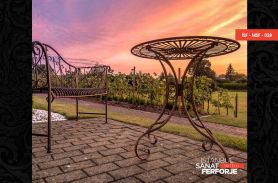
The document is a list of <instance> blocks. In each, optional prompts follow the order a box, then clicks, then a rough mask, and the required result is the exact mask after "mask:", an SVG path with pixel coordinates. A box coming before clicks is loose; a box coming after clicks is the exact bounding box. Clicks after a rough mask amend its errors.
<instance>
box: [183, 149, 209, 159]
mask: <svg viewBox="0 0 278 183" xmlns="http://www.w3.org/2000/svg"><path fill="white" fill-rule="evenodd" d="M207 154H210V152H207V151H203V150H193V151H190V152H184V153H183V155H185V156H188V157H190V158H196V157H200V156H205V155H207Z"/></svg>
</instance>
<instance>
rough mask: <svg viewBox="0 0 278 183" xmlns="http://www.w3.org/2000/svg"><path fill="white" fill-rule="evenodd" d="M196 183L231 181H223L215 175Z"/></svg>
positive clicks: (228, 181) (224, 181)
mask: <svg viewBox="0 0 278 183" xmlns="http://www.w3.org/2000/svg"><path fill="white" fill-rule="evenodd" d="M197 182H198V183H232V182H233V181H230V180H228V179H225V178H223V177H220V176H217V175H212V176H209V177H207V178H204V179H203V180H200V181H197Z"/></svg>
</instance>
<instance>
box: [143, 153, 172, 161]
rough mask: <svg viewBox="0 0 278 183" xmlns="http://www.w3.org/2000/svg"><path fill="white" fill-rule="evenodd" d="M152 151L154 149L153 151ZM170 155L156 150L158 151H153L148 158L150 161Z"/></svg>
mask: <svg viewBox="0 0 278 183" xmlns="http://www.w3.org/2000/svg"><path fill="white" fill-rule="evenodd" d="M151 152H152V151H151ZM167 156H168V155H166V154H163V153H162V152H156V153H151V154H150V156H149V158H148V161H151V160H155V159H160V158H164V157H167Z"/></svg>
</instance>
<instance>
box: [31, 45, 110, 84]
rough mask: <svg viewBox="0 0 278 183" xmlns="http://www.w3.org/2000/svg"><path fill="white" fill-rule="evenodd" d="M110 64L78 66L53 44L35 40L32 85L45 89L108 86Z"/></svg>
mask: <svg viewBox="0 0 278 183" xmlns="http://www.w3.org/2000/svg"><path fill="white" fill-rule="evenodd" d="M109 69H110V67H109V66H104V65H96V66H93V67H76V66H74V65H72V64H70V63H68V62H67V61H65V60H64V58H63V57H62V56H61V55H60V54H59V53H58V52H57V51H56V50H55V49H54V48H53V47H51V46H49V45H47V44H44V43H40V42H38V41H34V42H33V51H32V79H33V82H32V87H33V89H45V88H51V87H61V88H92V87H93V88H106V86H107V84H106V82H107V73H108V71H109Z"/></svg>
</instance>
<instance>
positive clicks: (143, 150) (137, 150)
mask: <svg viewBox="0 0 278 183" xmlns="http://www.w3.org/2000/svg"><path fill="white" fill-rule="evenodd" d="M160 64H161V66H162V68H163V72H164V74H165V79H166V93H165V97H164V102H163V108H162V111H161V113H160V115H159V116H158V118H157V119H156V120H155V122H154V123H153V124H152V125H151V126H150V127H149V128H148V129H147V130H146V132H145V133H143V134H142V135H141V136H140V137H139V138H138V139H137V141H136V144H135V147H134V150H135V154H136V156H137V157H138V158H139V159H142V160H145V159H147V158H148V157H149V155H150V150H149V147H146V146H143V147H139V143H140V141H141V140H142V139H143V137H147V140H148V141H149V142H150V143H151V144H152V145H155V144H156V143H157V138H156V137H155V135H153V134H151V133H152V132H154V131H156V130H159V129H160V128H162V127H163V126H164V125H165V124H166V123H167V122H168V121H169V120H170V118H171V117H172V115H173V112H174V110H175V108H176V106H177V101H178V96H177V95H175V101H174V105H173V107H172V109H171V111H170V114H169V115H168V116H167V117H166V118H164V119H162V117H163V115H164V113H165V111H166V106H167V104H168V102H169V95H170V94H169V93H170V82H169V78H168V75H167V70H166V68H165V65H164V64H163V62H162V61H160ZM152 138H153V139H152ZM140 152H141V153H140Z"/></svg>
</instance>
